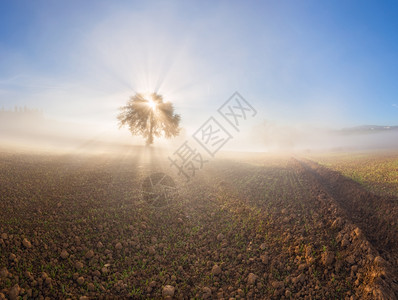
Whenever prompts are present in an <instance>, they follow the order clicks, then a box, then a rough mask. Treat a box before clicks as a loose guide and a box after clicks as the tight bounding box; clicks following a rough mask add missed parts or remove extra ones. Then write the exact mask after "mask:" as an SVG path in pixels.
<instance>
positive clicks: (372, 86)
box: [0, 0, 398, 131]
mask: <svg viewBox="0 0 398 300" xmlns="http://www.w3.org/2000/svg"><path fill="white" fill-rule="evenodd" d="M397 29H398V4H397V3H396V2H395V1H383V2H375V1H189V2H188V1H186V2H182V1H156V2H154V1H136V2H135V1H19V0H13V1H1V2H0V107H1V106H3V107H5V108H12V107H14V105H28V106H29V107H32V108H40V109H43V110H44V112H45V113H46V115H47V116H49V117H52V118H59V119H62V120H69V121H76V122H90V123H94V124H101V126H104V128H105V127H106V128H108V129H109V128H117V126H116V121H115V116H116V114H117V112H118V111H117V109H118V107H119V106H121V105H123V104H124V102H125V101H126V100H127V99H128V97H129V95H132V94H133V93H134V92H136V91H137V92H148V91H149V92H150V91H153V90H157V91H158V92H159V93H161V94H163V95H164V97H165V98H166V100H170V101H173V102H174V103H175V106H176V109H177V111H178V112H179V113H181V115H182V119H183V125H184V126H185V127H186V128H187V129H188V130H189V131H191V130H195V127H198V126H200V125H201V123H202V122H203V121H204V120H205V119H206V118H207V117H209V116H210V115H212V114H213V113H214V112H215V111H216V109H217V108H218V107H219V106H220V105H221V104H222V103H223V102H224V101H225V100H226V99H228V97H229V96H230V95H231V94H232V93H233V92H234V91H239V92H240V93H241V94H242V95H243V96H244V97H245V98H246V99H247V100H248V101H249V102H250V103H251V104H252V105H253V106H254V107H255V108H256V109H257V110H258V112H259V113H258V115H257V118H256V122H261V121H263V120H272V121H274V122H279V123H284V124H313V125H319V126H326V127H345V126H355V125H362V124H375V125H393V124H395V125H398V97H397V96H398V84H397V83H398V34H396V32H397Z"/></svg>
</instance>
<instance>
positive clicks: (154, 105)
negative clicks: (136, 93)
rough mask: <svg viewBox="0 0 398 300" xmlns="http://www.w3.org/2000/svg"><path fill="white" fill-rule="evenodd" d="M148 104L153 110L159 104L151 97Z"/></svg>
mask: <svg viewBox="0 0 398 300" xmlns="http://www.w3.org/2000/svg"><path fill="white" fill-rule="evenodd" d="M147 105H148V106H149V107H150V108H151V109H152V110H155V109H156V106H157V104H156V102H155V101H153V100H152V99H151V98H149V99H148V102H147Z"/></svg>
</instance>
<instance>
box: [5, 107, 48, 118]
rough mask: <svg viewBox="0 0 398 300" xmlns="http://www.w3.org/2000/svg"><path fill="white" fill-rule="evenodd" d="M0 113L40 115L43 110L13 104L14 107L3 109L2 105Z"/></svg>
mask: <svg viewBox="0 0 398 300" xmlns="http://www.w3.org/2000/svg"><path fill="white" fill-rule="evenodd" d="M0 115H1V116H5V115H7V116H13V115H14V116H15V115H24V116H36V117H42V116H43V111H42V110H39V109H36V108H29V107H27V106H26V105H25V106H15V107H14V109H4V107H3V106H2V107H1V109H0Z"/></svg>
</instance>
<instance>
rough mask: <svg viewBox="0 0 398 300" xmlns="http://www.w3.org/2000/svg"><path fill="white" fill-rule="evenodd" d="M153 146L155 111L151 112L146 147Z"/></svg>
mask: <svg viewBox="0 0 398 300" xmlns="http://www.w3.org/2000/svg"><path fill="white" fill-rule="evenodd" d="M152 144H153V111H151V115H150V116H149V135H148V138H147V139H146V145H147V146H150V145H152Z"/></svg>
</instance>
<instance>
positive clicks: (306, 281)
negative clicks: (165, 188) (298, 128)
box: [0, 153, 398, 299]
mask: <svg viewBox="0 0 398 300" xmlns="http://www.w3.org/2000/svg"><path fill="white" fill-rule="evenodd" d="M0 161H1V163H0V251H1V252H0V299H1V298H2V297H5V298H10V299H17V298H18V297H21V298H22V299H24V298H25V299H28V298H29V299H30V298H37V299H44V298H45V297H49V298H51V299H52V298H60V299H62V298H63V299H66V298H71V299H79V298H80V299H101V298H102V299H115V298H132V299H147V298H149V299H151V298H152V299H158V298H162V297H163V298H169V299H170V298H177V299H179V298H181V299H189V298H199V299H201V298H206V299H222V298H225V299H230V298H235V299H270V298H271V299H292V298H293V299H294V298H304V299H305V298H308V299H311V298H313V299H336V298H337V299H396V298H397V297H398V285H397V284H398V282H397V279H398V276H397V266H398V260H397V257H398V255H397V254H398V252H397V249H398V247H397V242H398V235H397V232H398V229H397V228H398V227H397V220H398V210H397V203H398V202H397V199H392V198H386V197H385V196H383V197H382V196H378V195H375V194H372V193H370V192H368V191H366V190H365V189H363V188H362V187H361V186H360V185H359V184H357V183H355V182H353V181H351V180H349V179H347V178H345V177H343V176H341V175H340V174H339V173H336V172H333V171H330V170H328V169H326V168H323V167H320V166H319V165H317V164H315V163H313V162H311V161H306V160H299V159H293V158H287V159H279V160H278V161H275V160H264V161H263V162H262V166H258V165H253V164H248V163H242V162H238V161H233V160H224V161H223V160H219V161H212V162H211V163H209V164H207V165H206V167H205V168H204V169H203V170H201V171H200V172H198V174H197V176H196V177H195V178H194V180H192V181H191V182H189V183H187V184H186V183H184V182H182V181H179V180H178V178H177V179H176V182H177V187H178V195H175V196H174V198H173V199H172V201H171V202H170V204H169V205H168V206H166V207H153V206H149V205H148V203H147V202H146V201H145V200H144V199H145V197H142V191H141V185H142V182H143V181H144V179H145V177H146V176H148V175H149V174H151V173H152V172H157V171H159V170H162V171H163V172H166V173H168V174H170V175H172V176H173V177H174V178H176V176H175V174H174V173H173V171H172V169H170V168H169V167H168V164H167V162H165V161H159V160H156V164H155V163H153V164H144V163H143V162H142V159H141V158H139V157H134V156H132V155H129V156H126V157H107V156H95V157H94V156H70V155H67V156H51V155H21V154H19V155H13V154H4V153H3V154H1V160H0ZM86 297H87V298H86Z"/></svg>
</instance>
